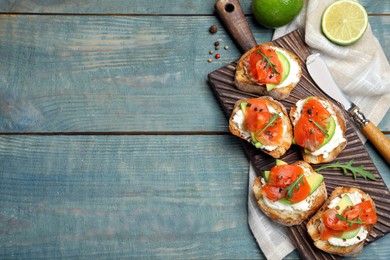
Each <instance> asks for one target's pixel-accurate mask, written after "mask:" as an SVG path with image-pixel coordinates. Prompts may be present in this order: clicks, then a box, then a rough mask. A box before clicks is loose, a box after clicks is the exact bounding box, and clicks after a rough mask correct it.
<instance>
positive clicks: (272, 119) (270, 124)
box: [257, 113, 280, 135]
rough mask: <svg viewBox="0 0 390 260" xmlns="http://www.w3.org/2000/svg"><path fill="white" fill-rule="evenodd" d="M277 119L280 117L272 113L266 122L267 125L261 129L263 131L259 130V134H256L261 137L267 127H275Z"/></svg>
mask: <svg viewBox="0 0 390 260" xmlns="http://www.w3.org/2000/svg"><path fill="white" fill-rule="evenodd" d="M279 117H280V115H279V114H277V113H273V114H272V117H271V119H270V120H269V122H268V124H267V125H266V126H265V127H264V128H263V130H261V131H260V132H259V133H257V135H261V134H262V133H264V132H265V130H267V128H268V127H270V126H274V125H275V124H274V123H275V121H276V119H278V118H279Z"/></svg>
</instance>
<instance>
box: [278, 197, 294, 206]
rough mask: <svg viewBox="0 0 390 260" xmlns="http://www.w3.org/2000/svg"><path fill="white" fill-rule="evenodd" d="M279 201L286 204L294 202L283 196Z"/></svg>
mask: <svg viewBox="0 0 390 260" xmlns="http://www.w3.org/2000/svg"><path fill="white" fill-rule="evenodd" d="M278 201H279V202H281V203H283V204H286V205H291V204H292V202H291V201H289V200H288V199H286V198H281V199H280V200H278Z"/></svg>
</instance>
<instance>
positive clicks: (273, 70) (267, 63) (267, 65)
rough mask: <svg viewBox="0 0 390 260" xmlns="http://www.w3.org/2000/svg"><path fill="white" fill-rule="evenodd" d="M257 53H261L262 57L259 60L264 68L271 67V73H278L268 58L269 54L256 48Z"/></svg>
mask: <svg viewBox="0 0 390 260" xmlns="http://www.w3.org/2000/svg"><path fill="white" fill-rule="evenodd" d="M257 53H259V54H261V56H263V59H262V60H261V63H265V70H267V69H268V68H271V70H272V72H273V73H276V74H280V73H279V72H278V71H277V70H276V69H275V64H273V63H272V62H271V60H270V58H272V57H270V56H267V55H265V54H264V53H263V52H262V51H261V50H258V51H257Z"/></svg>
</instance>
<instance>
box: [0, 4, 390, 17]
mask: <svg viewBox="0 0 390 260" xmlns="http://www.w3.org/2000/svg"><path fill="white" fill-rule="evenodd" d="M252 1H253V0H241V1H240V3H241V6H242V9H243V11H244V13H245V14H252V10H251V5H252ZM360 2H361V3H362V4H363V5H364V6H365V7H366V9H367V12H368V13H370V14H389V13H390V4H389V3H388V1H375V0H361V1H360ZM214 3H215V0H192V1H184V0H170V1H169V3H168V2H167V1H164V0H149V1H143V0H132V1H126V0H110V1H99V0H83V1H72V0H68V1H65V0H49V1H48V0H30V1H17V0H1V1H0V12H20V13H71V14H181V15H188V14H191V15H192V14H194V15H198V14H202V15H209V14H212V13H213V11H214Z"/></svg>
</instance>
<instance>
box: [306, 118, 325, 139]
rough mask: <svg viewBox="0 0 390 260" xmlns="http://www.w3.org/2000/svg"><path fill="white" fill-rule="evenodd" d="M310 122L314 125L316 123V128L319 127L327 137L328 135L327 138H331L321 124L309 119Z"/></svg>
mask: <svg viewBox="0 0 390 260" xmlns="http://www.w3.org/2000/svg"><path fill="white" fill-rule="evenodd" d="M309 122H312V123H314V124H315V126H316V127H318V129H320V130H321V132H323V133H324V134H325V135H326V137H328V136H329V134H328V131H327V130H325V129H324V128H323V127H322V126H321V125H320V124H319V123H317V122H316V121H314V120H313V119H309Z"/></svg>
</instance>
